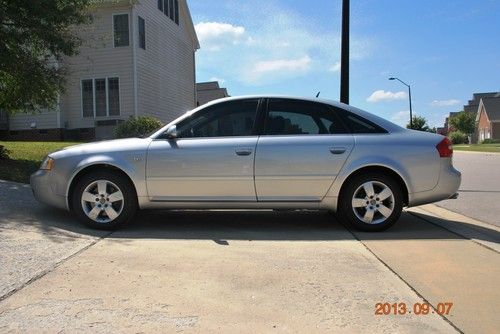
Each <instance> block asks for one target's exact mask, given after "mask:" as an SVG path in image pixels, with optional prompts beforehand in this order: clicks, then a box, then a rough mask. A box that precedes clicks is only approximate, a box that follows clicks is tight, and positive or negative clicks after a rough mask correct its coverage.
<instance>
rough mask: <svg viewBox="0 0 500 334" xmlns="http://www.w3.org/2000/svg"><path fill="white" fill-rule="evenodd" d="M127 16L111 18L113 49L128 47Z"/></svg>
mask: <svg viewBox="0 0 500 334" xmlns="http://www.w3.org/2000/svg"><path fill="white" fill-rule="evenodd" d="M128 27H129V25H128V14H119V15H114V16H113V34H114V41H115V47H120V46H128V45H129V29H128Z"/></svg>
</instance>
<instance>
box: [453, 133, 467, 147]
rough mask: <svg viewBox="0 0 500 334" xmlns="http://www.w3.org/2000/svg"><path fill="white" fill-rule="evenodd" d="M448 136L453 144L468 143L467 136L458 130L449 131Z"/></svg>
mask: <svg viewBox="0 0 500 334" xmlns="http://www.w3.org/2000/svg"><path fill="white" fill-rule="evenodd" d="M448 138H450V140H451V142H452V143H453V144H455V145H456V144H468V143H469V138H468V137H467V135H466V134H465V133H463V132H460V131H454V132H450V133H449V134H448Z"/></svg>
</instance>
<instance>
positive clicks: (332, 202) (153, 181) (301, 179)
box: [31, 96, 461, 231]
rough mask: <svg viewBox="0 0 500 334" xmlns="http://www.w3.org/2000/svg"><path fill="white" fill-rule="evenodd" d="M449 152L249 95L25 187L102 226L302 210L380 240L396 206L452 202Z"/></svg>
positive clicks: (354, 118)
mask: <svg viewBox="0 0 500 334" xmlns="http://www.w3.org/2000/svg"><path fill="white" fill-rule="evenodd" d="M452 155H453V148H452V145H451V142H450V141H449V140H448V138H446V137H443V136H441V135H437V134H432V133H425V132H418V131H413V130H407V129H404V128H402V127H400V126H397V125H395V124H393V123H391V122H389V121H387V120H385V119H383V118H380V117H378V116H375V115H373V114H370V113H367V112H365V111H362V110H359V109H357V108H354V107H352V106H348V105H344V104H341V103H338V102H334V101H329V100H320V99H308V98H293V97H280V96H250V97H237V98H227V99H221V100H217V101H214V102H211V103H209V104H206V105H204V106H201V107H199V108H196V109H194V110H192V111H190V112H188V113H186V114H185V115H183V116H181V117H180V118H178V119H176V120H174V121H172V122H171V123H170V124H167V125H166V126H165V127H163V128H162V129H160V130H158V131H156V132H155V133H153V134H152V135H151V136H148V137H145V138H130V139H121V140H111V141H102V142H95V143H89V144H83V145H77V146H73V147H69V148H66V149H63V150H61V151H57V152H54V153H51V154H49V155H48V157H47V158H46V159H45V160H44V162H43V163H42V165H41V166H40V169H39V170H38V171H37V172H36V173H34V174H33V175H32V176H31V186H32V189H33V193H34V195H35V197H36V199H37V200H39V201H40V202H43V203H45V204H48V205H51V206H54V207H57V208H61V209H65V210H70V211H72V212H73V213H74V215H75V216H76V217H78V218H79V219H80V220H81V221H82V222H83V223H85V224H87V225H89V226H91V227H94V228H100V229H116V228H118V227H120V226H122V225H124V224H126V223H127V222H129V221H130V220H131V219H132V218H133V217H134V214H135V213H136V211H137V210H138V209H242V210H244V209H278V210H282V209H286V210H302V209H306V210H328V211H332V212H336V216H337V217H338V219H340V220H342V221H343V222H346V223H349V224H350V225H352V226H353V227H355V228H357V229H360V230H364V231H383V230H385V229H387V228H389V227H391V226H392V225H393V224H394V223H395V222H397V221H398V219H399V218H400V215H401V212H402V209H403V207H411V206H417V205H422V204H426V203H432V202H436V201H440V200H444V199H449V198H454V197H456V196H457V195H456V194H457V190H458V188H459V185H460V180H461V175H460V172H458V171H457V170H456V169H455V168H454V167H453V164H452Z"/></svg>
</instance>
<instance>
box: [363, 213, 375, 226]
mask: <svg viewBox="0 0 500 334" xmlns="http://www.w3.org/2000/svg"><path fill="white" fill-rule="evenodd" d="M374 214H375V211H374V210H366V213H365V216H364V217H363V220H364V221H365V222H366V223H368V224H371V223H372V221H373V215H374Z"/></svg>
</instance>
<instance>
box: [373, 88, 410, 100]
mask: <svg viewBox="0 0 500 334" xmlns="http://www.w3.org/2000/svg"><path fill="white" fill-rule="evenodd" d="M406 98H407V95H406V93H405V92H396V93H393V92H390V91H387V92H386V91H385V90H377V91H374V92H373V93H372V95H370V96H369V97H368V98H367V99H366V101H368V102H381V101H395V100H404V99H406Z"/></svg>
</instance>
